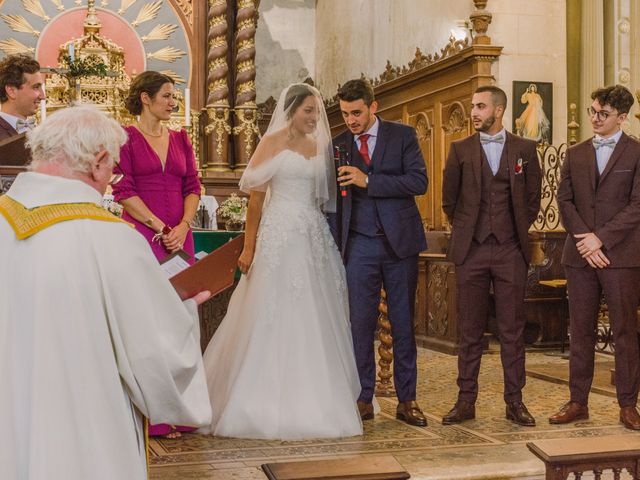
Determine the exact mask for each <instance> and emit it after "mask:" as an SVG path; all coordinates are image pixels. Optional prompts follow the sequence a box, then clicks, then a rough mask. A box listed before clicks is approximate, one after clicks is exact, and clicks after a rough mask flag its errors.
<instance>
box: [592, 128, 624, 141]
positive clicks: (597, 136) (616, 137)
mask: <svg viewBox="0 0 640 480" xmlns="http://www.w3.org/2000/svg"><path fill="white" fill-rule="evenodd" d="M621 136H622V129H620V130H618V131H617V132H616V133H614V134H613V135H611V136H610V137H607V138H604V137H603V136H601V135H598V134H596V135H595V137H596V138H597V139H598V140H615V142H616V143H618V141H619V140H620V137H621Z"/></svg>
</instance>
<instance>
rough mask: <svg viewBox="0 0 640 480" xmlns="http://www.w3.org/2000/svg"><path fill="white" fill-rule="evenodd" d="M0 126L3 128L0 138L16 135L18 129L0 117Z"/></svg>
mask: <svg viewBox="0 0 640 480" xmlns="http://www.w3.org/2000/svg"><path fill="white" fill-rule="evenodd" d="M0 128H2V129H3V130H5V131H4V132H0V138H9V137H13V136H15V135H18V131H17V130H16V129H15V128H13V127H12V126H11V124H10V123H9V122H7V121H6V120H5V119H4V118H2V117H0Z"/></svg>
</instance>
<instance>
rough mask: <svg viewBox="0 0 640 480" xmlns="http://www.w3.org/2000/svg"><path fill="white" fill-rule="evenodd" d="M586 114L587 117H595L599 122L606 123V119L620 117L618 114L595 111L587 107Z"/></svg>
mask: <svg viewBox="0 0 640 480" xmlns="http://www.w3.org/2000/svg"><path fill="white" fill-rule="evenodd" d="M587 113H588V114H589V117H593V116H594V115H595V116H596V117H597V118H598V120H599V121H601V122H606V121H607V118H609V116H611V115H616V116H617V115H620V114H619V113H614V112H607V111H606V110H596V109H595V108H593V107H587Z"/></svg>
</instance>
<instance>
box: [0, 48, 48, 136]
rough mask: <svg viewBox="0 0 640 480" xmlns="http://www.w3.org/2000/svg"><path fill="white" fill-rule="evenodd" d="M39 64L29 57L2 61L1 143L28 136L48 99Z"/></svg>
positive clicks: (19, 56) (23, 56)
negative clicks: (40, 106)
mask: <svg viewBox="0 0 640 480" xmlns="http://www.w3.org/2000/svg"><path fill="white" fill-rule="evenodd" d="M43 85H44V78H43V76H42V74H41V73H40V64H39V63H38V62H37V61H36V60H34V59H33V58H31V57H29V56H28V55H9V56H8V57H6V58H4V59H3V60H2V61H0V108H1V110H0V140H4V139H5V138H9V137H13V136H15V135H19V134H21V133H25V132H26V131H27V130H30V129H31V128H33V126H34V122H33V120H31V119H29V118H28V117H30V116H31V115H34V114H35V113H36V112H37V111H38V107H39V105H40V100H43V99H44V98H45V94H44V88H43Z"/></svg>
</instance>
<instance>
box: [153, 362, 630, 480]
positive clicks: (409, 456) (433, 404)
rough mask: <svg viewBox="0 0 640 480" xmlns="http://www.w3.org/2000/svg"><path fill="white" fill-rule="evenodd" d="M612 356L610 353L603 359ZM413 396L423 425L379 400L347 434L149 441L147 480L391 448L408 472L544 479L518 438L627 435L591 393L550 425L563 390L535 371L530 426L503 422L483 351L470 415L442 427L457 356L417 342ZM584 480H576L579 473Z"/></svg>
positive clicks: (222, 475) (253, 474)
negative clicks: (576, 413) (370, 415)
mask: <svg viewBox="0 0 640 480" xmlns="http://www.w3.org/2000/svg"><path fill="white" fill-rule="evenodd" d="M605 359H606V360H610V357H606V358H605ZM527 363H532V364H534V363H535V364H536V365H550V366H551V368H548V369H547V370H553V368H552V367H553V366H554V365H556V366H557V367H558V368H566V365H567V360H565V359H562V358H558V357H554V356H549V355H546V354H544V353H541V352H529V353H527ZM418 368H419V378H418V395H417V396H418V398H417V401H418V403H419V404H420V406H421V407H422V409H423V410H424V412H425V415H426V416H427V419H428V422H429V425H428V427H427V428H419V427H412V426H409V425H406V424H405V423H403V422H401V421H399V420H396V418H395V407H396V403H397V402H396V400H395V399H393V398H379V399H378V401H379V403H380V407H381V413H379V414H378V415H376V418H375V419H374V420H373V421H367V422H365V429H364V435H362V436H361V437H351V438H345V439H338V440H335V439H323V440H306V441H300V442H280V441H263V440H242V439H232V438H216V437H213V436H210V435H199V434H186V435H184V436H183V437H182V438H181V439H177V440H167V439H153V440H152V442H151V451H152V458H151V464H152V467H151V472H152V474H151V478H152V479H153V480H174V479H178V478H184V479H215V480H231V479H237V480H244V479H257V478H260V479H264V478H265V476H264V474H263V473H262V472H261V470H260V468H259V467H260V465H261V464H262V463H267V462H279V461H293V460H309V459H328V458H344V457H346V456H353V455H380V454H389V453H391V454H392V455H394V456H395V458H396V459H397V460H398V461H399V462H400V463H401V464H402V465H403V466H404V467H405V468H406V469H407V470H408V471H409V472H410V473H411V475H412V478H414V479H428V480H432V479H433V480H435V479H438V480H448V479H458V478H468V479H471V478H473V479H478V478H502V479H512V478H513V479H515V478H518V479H521V480H524V479H532V478H543V477H542V476H541V475H542V474H543V465H542V462H540V461H539V460H538V459H536V458H535V457H534V456H533V455H532V454H531V453H529V451H528V450H527V448H526V446H525V442H528V441H532V440H536V439H544V438H575V437H590V436H603V435H615V434H633V433H631V432H629V431H627V430H625V429H624V428H623V427H622V426H621V425H620V424H619V423H618V411H619V410H618V405H617V402H616V400H615V398H611V397H610V396H605V395H600V394H597V393H596V394H593V393H592V395H591V397H590V401H589V409H590V415H591V416H590V419H589V420H587V421H583V422H578V423H575V424H573V425H550V424H549V423H548V421H547V418H548V417H549V416H550V415H552V414H553V413H555V411H556V410H557V409H558V408H559V407H560V406H562V405H563V404H564V403H565V402H566V401H567V399H568V395H569V393H568V387H567V386H566V385H563V384H559V383H554V382H549V381H545V380H542V379H539V378H527V386H526V387H525V390H524V402H525V403H526V405H527V406H528V408H529V410H530V411H531V413H532V414H533V415H534V417H536V421H537V426H536V427H533V428H525V427H519V426H517V425H514V424H512V423H511V422H509V421H508V420H506V419H505V417H504V415H505V412H504V402H503V401H502V390H503V383H502V369H501V365H500V356H499V355H498V354H496V353H495V352H492V353H488V354H486V355H484V357H483V359H482V367H481V371H480V377H479V384H480V394H479V397H478V401H477V404H476V419H475V420H472V421H469V422H465V423H464V424H462V425H455V426H443V425H441V418H442V415H444V414H445V413H447V412H448V411H449V409H450V408H451V406H452V405H453V404H454V403H455V399H456V395H457V386H456V376H457V360H456V357H454V356H450V355H444V354H440V353H436V352H432V351H428V350H423V349H421V350H420V351H419V355H418ZM583 478H584V477H583Z"/></svg>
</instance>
